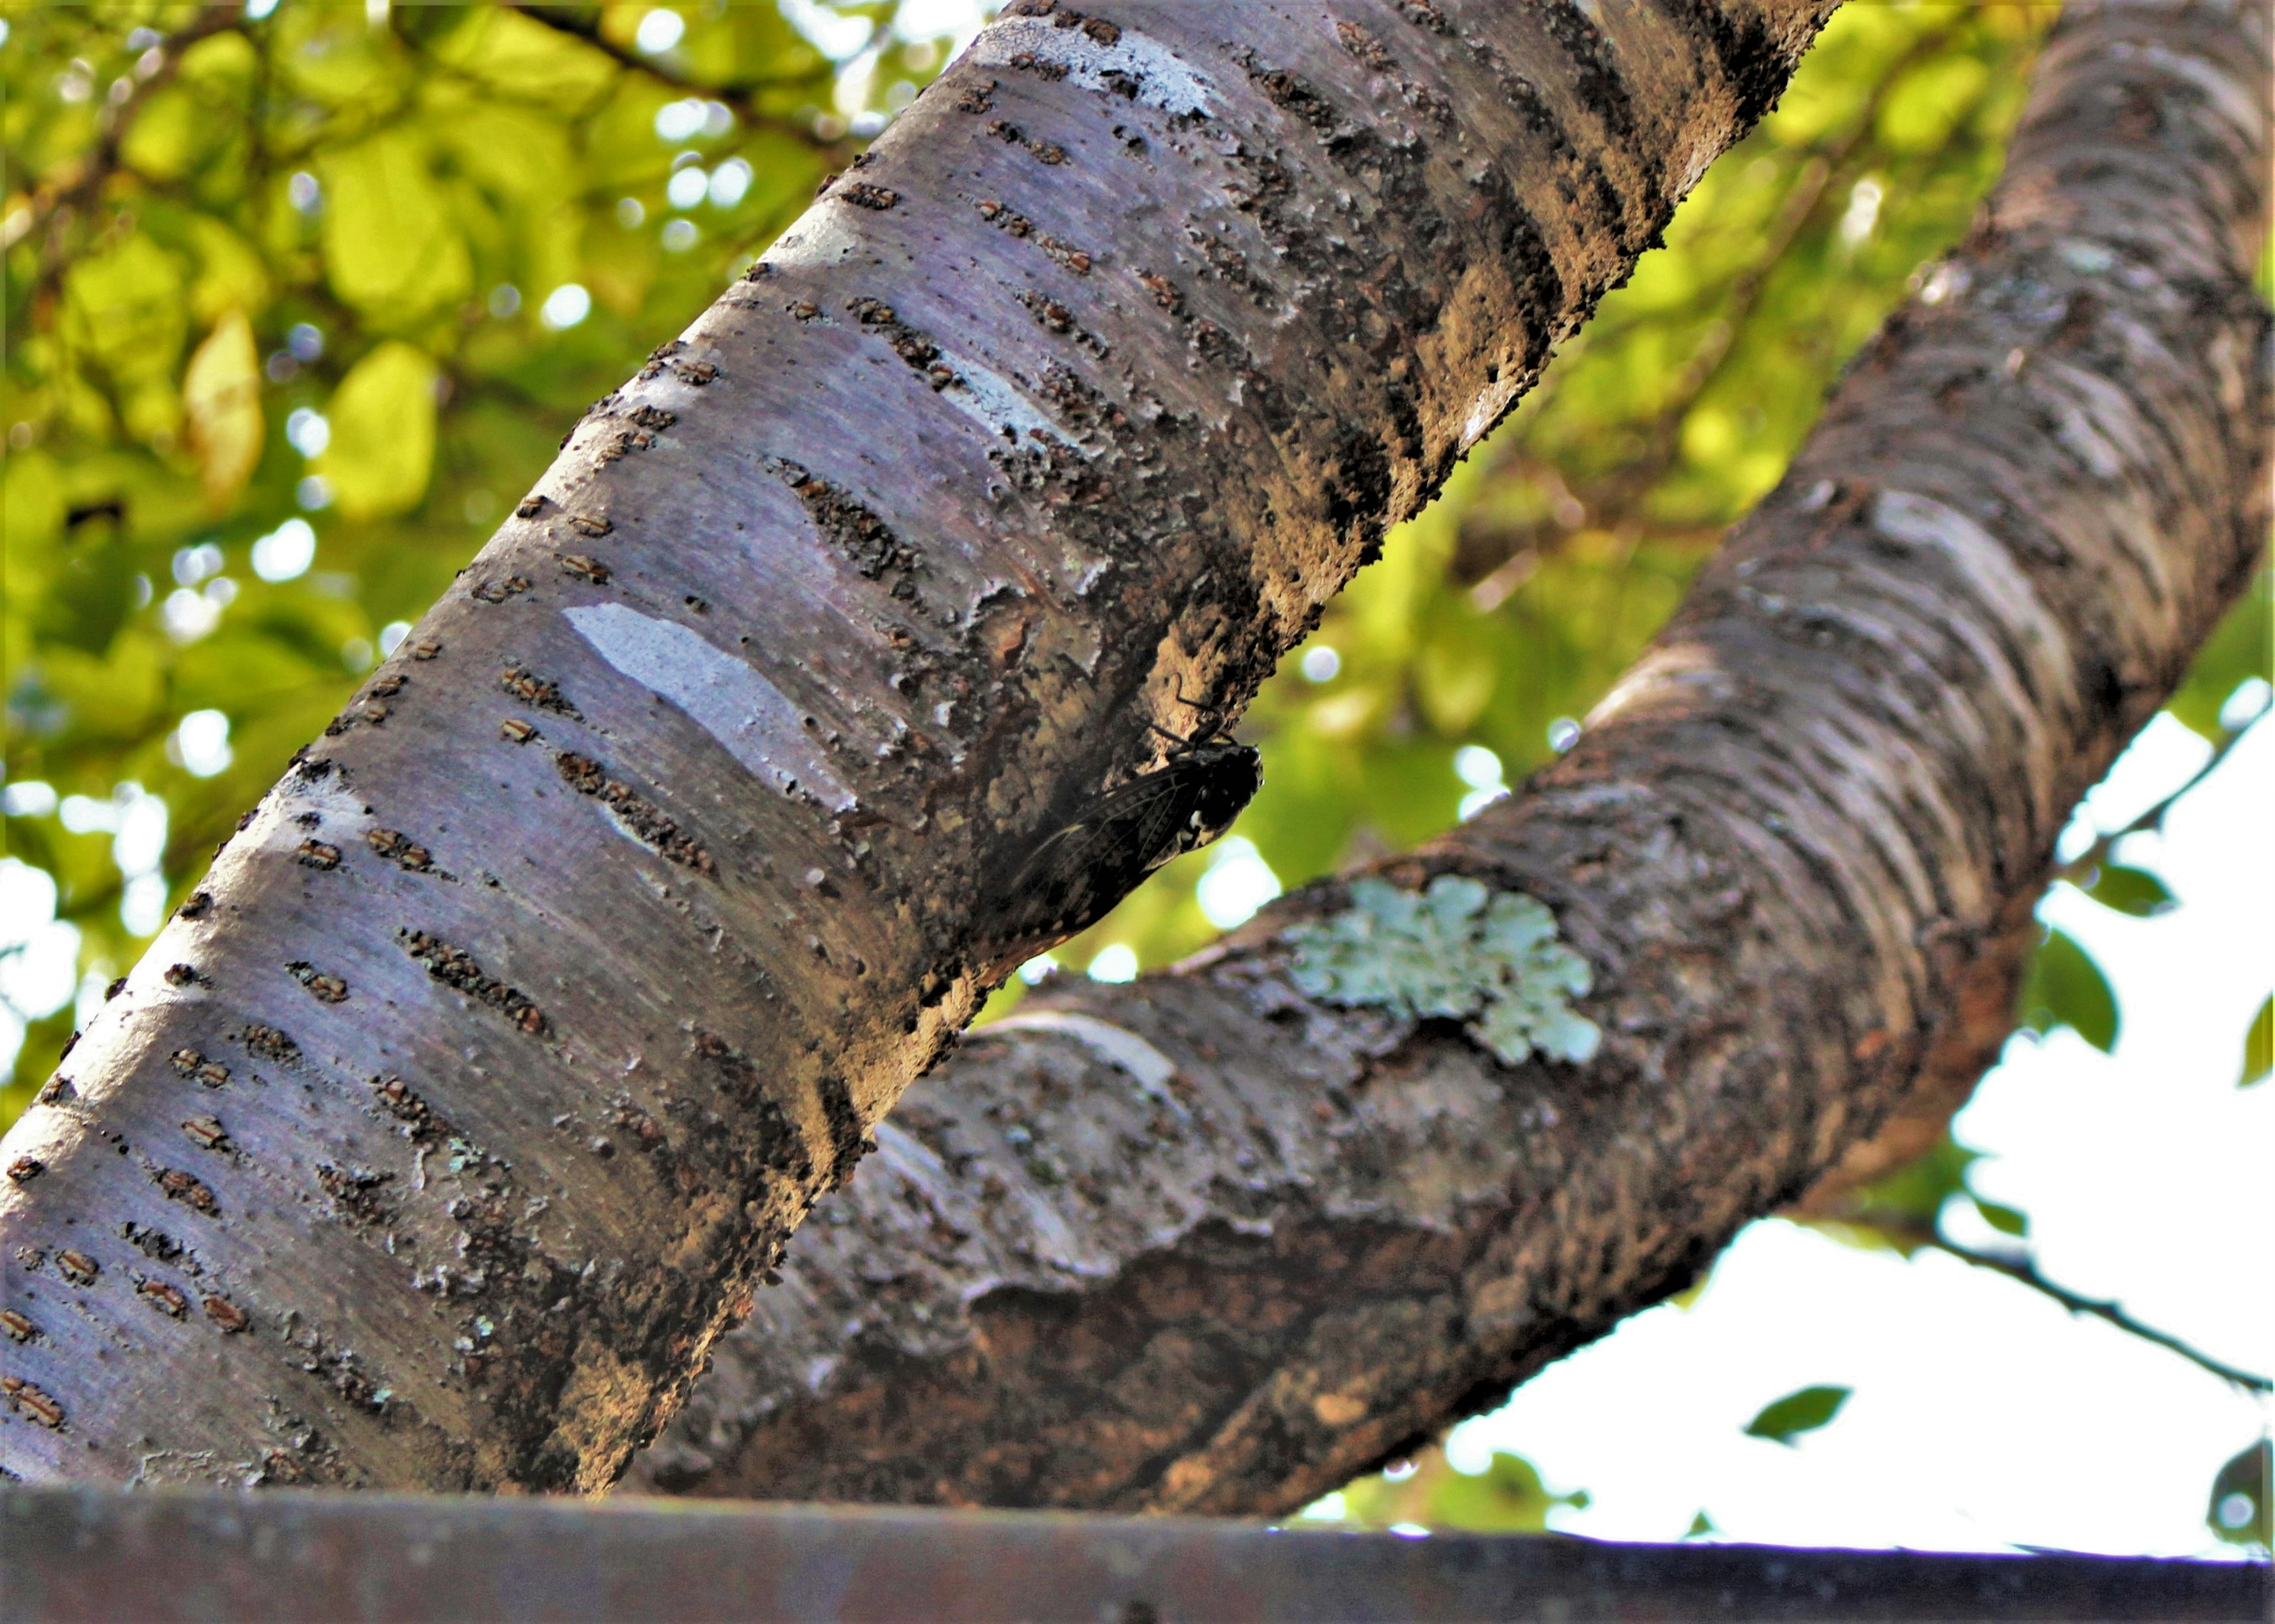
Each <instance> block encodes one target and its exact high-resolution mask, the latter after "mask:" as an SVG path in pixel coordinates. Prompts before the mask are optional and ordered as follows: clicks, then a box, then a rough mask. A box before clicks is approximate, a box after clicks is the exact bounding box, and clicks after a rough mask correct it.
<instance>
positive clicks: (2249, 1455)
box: [2204, 1438, 2275, 1556]
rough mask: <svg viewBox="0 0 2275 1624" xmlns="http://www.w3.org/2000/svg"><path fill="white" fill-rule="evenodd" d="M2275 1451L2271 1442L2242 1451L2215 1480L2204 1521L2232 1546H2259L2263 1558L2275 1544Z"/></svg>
mask: <svg viewBox="0 0 2275 1624" xmlns="http://www.w3.org/2000/svg"><path fill="white" fill-rule="evenodd" d="M2271 1467H2275V1449H2271V1447H2270V1446H2269V1444H2268V1441H2267V1439H2264V1438H2263V1439H2260V1440H2259V1441H2258V1442H2257V1443H2256V1444H2253V1445H2251V1446H2249V1447H2248V1448H2245V1449H2243V1450H2242V1451H2241V1452H2240V1453H2239V1454H2237V1455H2236V1456H2235V1458H2234V1459H2233V1460H2232V1461H2230V1462H2228V1463H2227V1464H2226V1465H2225V1466H2223V1467H2221V1468H2220V1469H2219V1473H2218V1476H2217V1477H2214V1478H2213V1479H2212V1484H2211V1505H2210V1506H2208V1507H2205V1510H2204V1521H2205V1522H2207V1523H2209V1524H2211V1531H2212V1532H2213V1533H2214V1534H2216V1535H2218V1537H2220V1538H2221V1539H2223V1540H2226V1542H2227V1543H2228V1544H2229V1545H2244V1546H2256V1547H2257V1549H2258V1553H2259V1554H2260V1555H2261V1556H2264V1555H2266V1554H2267V1550H2268V1546H2269V1545H2270V1544H2271V1543H2275V1511H2271V1507H2270V1506H2269V1504H2268V1493H2269V1488H2270V1480H2271V1479H2275V1469H2271Z"/></svg>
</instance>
